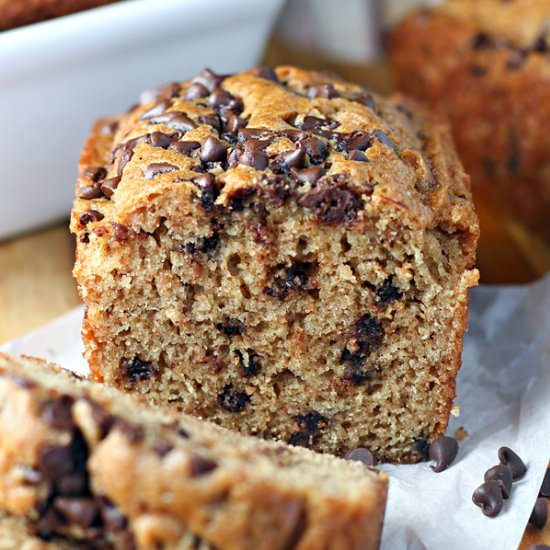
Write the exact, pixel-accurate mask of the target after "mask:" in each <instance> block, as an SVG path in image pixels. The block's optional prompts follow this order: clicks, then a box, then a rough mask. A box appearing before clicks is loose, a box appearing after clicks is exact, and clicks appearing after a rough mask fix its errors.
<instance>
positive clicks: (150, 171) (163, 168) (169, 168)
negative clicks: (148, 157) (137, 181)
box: [143, 162, 180, 180]
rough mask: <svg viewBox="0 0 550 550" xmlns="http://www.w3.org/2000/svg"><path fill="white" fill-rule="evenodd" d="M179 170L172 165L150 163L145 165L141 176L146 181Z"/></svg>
mask: <svg viewBox="0 0 550 550" xmlns="http://www.w3.org/2000/svg"><path fill="white" fill-rule="evenodd" d="M179 169H180V168H179V167H178V166H174V165H173V164H169V163H167V162H152V163H151V164H148V165H147V167H146V168H145V170H144V171H143V174H144V176H145V179H146V180H152V179H153V178H154V177H155V176H158V175H159V174H168V173H169V172H176V171H177V170H179Z"/></svg>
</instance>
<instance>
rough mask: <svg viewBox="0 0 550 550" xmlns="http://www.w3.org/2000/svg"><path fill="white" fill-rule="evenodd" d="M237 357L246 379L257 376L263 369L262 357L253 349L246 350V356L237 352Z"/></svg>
mask: <svg viewBox="0 0 550 550" xmlns="http://www.w3.org/2000/svg"><path fill="white" fill-rule="evenodd" d="M235 353H236V354H237V357H238V358H239V365H240V366H241V369H242V372H243V375H244V376H246V377H250V376H255V375H256V374H258V373H259V372H260V370H261V368H262V363H261V361H260V356H259V355H258V354H257V353H256V352H255V351H254V350H253V349H251V348H247V349H246V352H245V353H246V356H245V354H244V353H243V352H242V351H240V350H235Z"/></svg>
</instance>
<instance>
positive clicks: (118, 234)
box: [111, 222, 130, 243]
mask: <svg viewBox="0 0 550 550" xmlns="http://www.w3.org/2000/svg"><path fill="white" fill-rule="evenodd" d="M111 227H112V229H113V239H114V240H115V241H116V242H118V243H121V242H124V241H127V240H128V237H129V236H130V229H129V228H128V227H126V226H125V225H122V224H121V223H116V222H112V223H111Z"/></svg>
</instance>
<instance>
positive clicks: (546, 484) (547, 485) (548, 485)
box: [539, 468, 550, 498]
mask: <svg viewBox="0 0 550 550" xmlns="http://www.w3.org/2000/svg"><path fill="white" fill-rule="evenodd" d="M539 495H540V496H541V497H546V498H548V497H550V468H548V469H547V470H546V473H545V474H544V479H543V480H542V485H541V487H540V491H539Z"/></svg>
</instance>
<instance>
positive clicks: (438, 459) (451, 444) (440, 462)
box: [428, 435, 458, 473]
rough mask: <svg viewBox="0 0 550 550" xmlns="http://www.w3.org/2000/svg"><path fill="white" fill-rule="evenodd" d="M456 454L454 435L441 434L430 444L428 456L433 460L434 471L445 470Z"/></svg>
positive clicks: (456, 443)
mask: <svg viewBox="0 0 550 550" xmlns="http://www.w3.org/2000/svg"><path fill="white" fill-rule="evenodd" d="M457 454H458V442H457V440H456V439H454V437H448V436H446V435H443V436H441V437H438V438H437V439H436V440H435V441H432V443H431V444H430V449H429V451H428V456H429V458H430V460H434V461H435V465H434V466H432V467H431V468H432V470H433V471H434V472H437V473H439V472H442V471H443V470H446V469H447V468H448V467H449V466H450V465H451V464H452V463H453V460H454V459H455V458H456V455H457Z"/></svg>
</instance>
